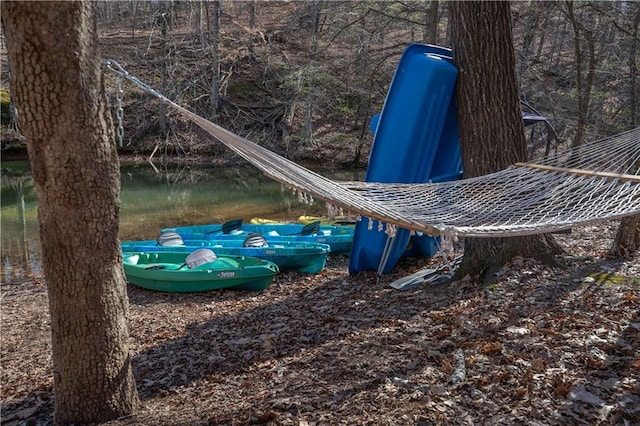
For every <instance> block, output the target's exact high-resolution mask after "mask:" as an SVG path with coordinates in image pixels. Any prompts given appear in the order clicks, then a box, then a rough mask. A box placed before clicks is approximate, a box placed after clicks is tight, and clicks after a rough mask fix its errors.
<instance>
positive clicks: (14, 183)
mask: <svg viewBox="0 0 640 426" xmlns="http://www.w3.org/2000/svg"><path fill="white" fill-rule="evenodd" d="M320 173H322V174H324V175H326V176H328V177H330V178H332V179H337V180H360V179H362V177H363V176H364V171H362V170H359V171H342V172H322V171H320ZM1 176H2V186H1V199H0V202H1V209H0V232H1V234H0V237H1V241H0V242H1V244H2V245H1V254H2V265H0V280H1V281H2V283H15V282H21V281H24V280H25V279H29V278H31V277H40V276H42V275H43V274H42V266H41V257H40V242H39V233H38V221H37V197H36V191H35V187H34V183H33V179H32V178H31V174H30V170H29V164H28V163H27V162H3V163H2V174H1ZM120 201H121V209H120V239H121V240H134V239H155V238H156V237H157V236H158V233H159V230H160V229H162V228H167V227H172V226H181V225H197V224H206V223H218V222H225V221H228V220H231V219H236V218H243V219H244V220H245V221H249V220H250V219H251V218H253V217H261V218H269V219H275V220H283V221H294V220H296V219H297V218H298V217H299V216H300V215H303V214H304V215H315V216H319V215H323V214H326V209H325V206H324V203H323V202H317V203H315V204H314V205H308V204H304V203H301V202H299V201H298V198H297V196H295V195H294V194H293V193H292V192H291V190H289V189H287V188H284V187H282V186H281V185H280V184H279V183H277V182H274V181H272V180H270V179H268V178H267V177H265V176H263V175H262V174H261V173H260V172H259V171H258V170H256V169H255V168H253V167H250V166H247V167H241V168H238V167H213V166H185V165H175V164H173V165H157V164H156V165H152V164H150V163H141V164H125V163H123V164H122V165H121V193H120Z"/></svg>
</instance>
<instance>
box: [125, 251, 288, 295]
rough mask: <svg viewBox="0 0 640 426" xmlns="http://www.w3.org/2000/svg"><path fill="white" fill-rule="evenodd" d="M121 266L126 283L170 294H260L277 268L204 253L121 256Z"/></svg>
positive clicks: (242, 258) (252, 260) (243, 258)
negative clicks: (223, 291)
mask: <svg viewBox="0 0 640 426" xmlns="http://www.w3.org/2000/svg"><path fill="white" fill-rule="evenodd" d="M194 259H195V262H194ZM122 263H123V266H124V273H125V275H126V277H127V281H129V282H130V283H131V284H134V285H136V286H138V287H142V288H146V289H148V290H155V291H163V292H172V293H187V292H201V291H210V290H220V289H225V288H226V289H231V290H247V291H260V290H264V289H266V288H268V287H269V286H270V285H271V283H272V282H273V278H274V276H275V274H276V273H278V266H277V265H276V264H275V263H273V262H269V261H268V260H263V259H258V258H255V257H246V256H222V255H221V256H218V255H216V254H214V253H213V252H212V251H211V250H208V249H199V250H196V251H194V252H192V253H189V252H176V251H162V252H150V253H147V252H124V253H123V262H122Z"/></svg>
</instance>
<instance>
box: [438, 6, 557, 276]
mask: <svg viewBox="0 0 640 426" xmlns="http://www.w3.org/2000/svg"><path fill="white" fill-rule="evenodd" d="M450 6H451V25H452V38H453V53H454V61H455V64H456V66H457V67H458V71H459V74H458V80H457V85H456V102H457V106H458V120H459V128H460V140H461V143H462V159H463V167H464V174H465V177H474V176H480V175H484V174H488V173H493V172H496V171H499V170H502V169H505V168H506V167H508V166H509V165H511V164H513V163H516V162H518V161H526V160H527V143H526V139H525V135H524V126H523V123H522V118H521V110H520V103H519V98H518V87H517V82H516V70H515V54H514V49H513V39H512V34H511V14H510V10H509V3H508V2H481V1H478V2H476V1H473V2H471V1H467V2H452V3H451V4H450ZM464 251H465V252H464V259H463V262H462V264H461V266H460V270H459V275H463V276H464V275H467V274H468V275H471V276H472V277H474V278H477V279H479V280H490V279H491V277H492V275H493V272H494V271H495V270H496V269H497V268H499V267H501V266H502V265H504V264H505V263H507V262H509V261H510V260H511V259H512V258H513V257H514V256H517V255H520V256H525V257H535V258H539V259H543V260H544V261H547V262H550V261H552V260H553V256H554V254H557V253H559V252H561V249H560V247H559V246H558V245H557V244H556V243H555V242H554V241H553V239H552V238H551V237H548V236H545V235H538V236H526V237H509V238H493V239H476V238H468V239H466V240H465V250H464Z"/></svg>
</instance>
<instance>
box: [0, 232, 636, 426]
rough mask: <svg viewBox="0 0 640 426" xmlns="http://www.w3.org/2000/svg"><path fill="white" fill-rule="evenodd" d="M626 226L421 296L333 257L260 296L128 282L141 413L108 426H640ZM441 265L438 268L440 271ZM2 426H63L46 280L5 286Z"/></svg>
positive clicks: (409, 267) (585, 235)
mask: <svg viewBox="0 0 640 426" xmlns="http://www.w3.org/2000/svg"><path fill="white" fill-rule="evenodd" d="M616 225H617V222H615V221H614V222H610V223H607V224H604V225H600V226H588V227H582V228H578V229H574V231H573V233H571V234H566V235H556V239H557V240H558V241H559V242H560V244H561V245H562V246H563V247H564V248H565V249H566V252H567V255H566V256H564V257H563V262H564V266H562V267H548V266H545V265H542V264H540V263H537V262H534V261H532V260H529V259H521V258H516V259H514V261H513V262H512V263H511V264H509V265H507V266H506V267H504V268H503V269H501V270H500V271H499V273H497V274H496V276H495V282H494V283H493V284H491V285H488V286H482V287H480V286H478V285H476V284H474V283H473V282H472V280H469V279H466V280H461V281H455V282H450V283H444V284H437V285H436V284H431V285H420V286H417V287H414V288H412V289H410V290H407V291H398V290H395V289H393V288H391V287H390V286H389V283H390V282H392V281H393V280H395V279H397V278H399V277H402V276H406V275H408V274H410V273H413V272H415V271H416V270H419V269H422V268H425V267H427V266H428V264H429V260H428V259H405V260H403V261H401V263H400V264H399V265H398V266H397V267H396V268H395V269H394V271H393V273H391V274H389V275H386V276H384V277H383V279H382V281H381V282H380V283H377V282H376V277H375V273H373V272H367V273H359V274H355V275H349V274H348V273H347V264H348V260H347V258H346V257H330V259H329V261H328V265H327V268H326V270H324V271H322V272H321V273H319V274H317V275H302V274H296V273H284V274H279V275H278V276H277V279H276V283H274V284H273V285H272V286H271V287H270V288H268V289H267V290H265V291H263V292H260V293H241V292H235V291H228V290H227V291H212V292H207V293H200V294H164V293H156V292H151V291H147V290H143V289H140V288H137V287H135V286H129V288H128V291H129V298H130V328H131V338H130V345H131V353H132V362H133V369H134V373H135V377H136V381H137V386H138V391H139V394H140V398H141V400H142V408H141V409H140V411H139V412H138V413H136V414H135V415H133V416H130V417H127V418H123V419H119V420H117V421H112V422H110V423H109V425H114V426H115V425H117V426H123V425H218V424H219V425H248V424H272V425H338V424H342V425H364V424H369V425H429V424H461V425H463V424H464V425H467V424H469V425H470V424H492V425H494V424H505V425H506V424H531V425H553V424H563V425H564V424H591V425H599V424H602V425H604V424H606V425H632V424H640V260H639V259H638V257H637V255H636V257H635V258H632V259H626V260H625V259H622V260H621V259H618V260H615V259H610V258H608V257H607V256H606V252H607V250H608V248H609V246H610V245H611V242H612V238H613V236H614V235H615V229H616ZM431 262H435V261H434V260H432V261H431ZM0 351H1V352H0V355H1V360H2V373H1V374H2V388H1V392H2V413H1V414H2V417H1V420H2V424H3V425H7V426H8V425H23V424H28V425H49V424H52V423H53V417H52V416H53V401H54V395H53V389H52V387H53V378H52V360H51V339H50V323H49V314H48V308H47V292H46V283H45V282H44V281H43V280H42V279H41V278H38V277H33V278H31V279H28V280H25V281H24V282H23V283H21V284H17V285H3V286H2V344H1V347H0Z"/></svg>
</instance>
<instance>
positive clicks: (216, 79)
mask: <svg viewBox="0 0 640 426" xmlns="http://www.w3.org/2000/svg"><path fill="white" fill-rule="evenodd" d="M211 5H212V6H213V16H212V18H211V20H212V25H211V86H210V87H209V105H210V107H211V118H212V119H213V120H214V121H215V120H216V119H217V117H218V113H219V108H220V13H221V11H220V0H215V1H213V2H211Z"/></svg>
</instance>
